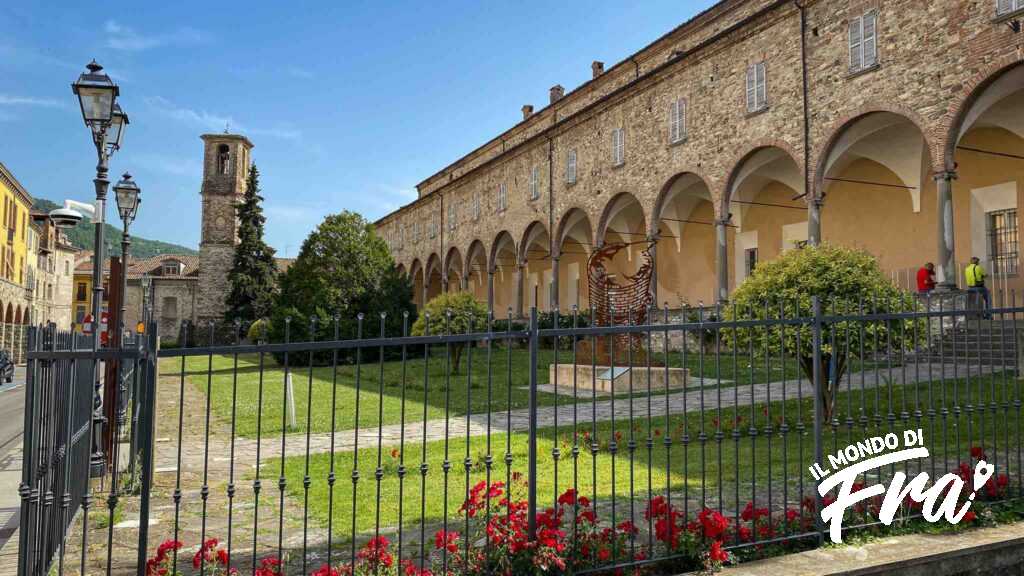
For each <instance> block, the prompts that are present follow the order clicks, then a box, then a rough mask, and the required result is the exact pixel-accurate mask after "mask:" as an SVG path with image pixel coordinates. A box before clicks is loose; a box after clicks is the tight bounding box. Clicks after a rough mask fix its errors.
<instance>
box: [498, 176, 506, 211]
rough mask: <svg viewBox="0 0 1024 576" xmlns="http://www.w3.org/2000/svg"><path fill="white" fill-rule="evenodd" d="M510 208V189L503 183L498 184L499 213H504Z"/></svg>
mask: <svg viewBox="0 0 1024 576" xmlns="http://www.w3.org/2000/svg"><path fill="white" fill-rule="evenodd" d="M506 208H508V187H507V186H505V183H504V182H502V183H501V184H498V212H504V211H505V209H506Z"/></svg>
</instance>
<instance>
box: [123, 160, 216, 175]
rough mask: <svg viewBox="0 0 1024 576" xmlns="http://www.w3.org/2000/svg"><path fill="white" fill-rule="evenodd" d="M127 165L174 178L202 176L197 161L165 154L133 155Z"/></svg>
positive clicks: (201, 165)
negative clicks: (170, 175)
mask: <svg viewBox="0 0 1024 576" xmlns="http://www.w3.org/2000/svg"><path fill="white" fill-rule="evenodd" d="M127 164H132V165H135V166H139V167H142V168H145V169H147V170H152V171H155V172H163V173H165V174H172V175H174V176H193V177H195V178H196V179H199V178H200V177H202V174H203V164H202V162H200V161H199V160H197V159H194V158H180V157H175V156H168V155H165V154H135V155H133V156H132V157H131V159H130V160H129V161H128V162H127Z"/></svg>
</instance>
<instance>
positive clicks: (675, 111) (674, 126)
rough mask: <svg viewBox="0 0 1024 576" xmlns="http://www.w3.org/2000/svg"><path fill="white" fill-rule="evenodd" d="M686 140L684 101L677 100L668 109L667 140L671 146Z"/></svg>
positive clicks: (682, 99)
mask: <svg viewBox="0 0 1024 576" xmlns="http://www.w3.org/2000/svg"><path fill="white" fill-rule="evenodd" d="M685 139H686V100H685V99H684V98H679V99H677V100H675V101H673V102H672V105H671V106H669V109H668V140H669V142H672V143H673V144H674V143H676V142H682V141H683V140H685Z"/></svg>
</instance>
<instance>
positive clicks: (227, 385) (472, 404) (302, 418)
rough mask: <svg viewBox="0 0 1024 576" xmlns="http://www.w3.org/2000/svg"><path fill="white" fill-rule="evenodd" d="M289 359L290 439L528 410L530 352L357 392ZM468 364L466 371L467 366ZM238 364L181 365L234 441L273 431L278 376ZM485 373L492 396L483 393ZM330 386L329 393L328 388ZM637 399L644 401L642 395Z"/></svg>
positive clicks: (325, 370)
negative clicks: (232, 427) (230, 425)
mask: <svg viewBox="0 0 1024 576" xmlns="http://www.w3.org/2000/svg"><path fill="white" fill-rule="evenodd" d="M295 356H296V357H295V358H294V360H293V362H294V363H295V364H296V365H293V366H292V367H291V369H290V372H291V374H292V384H293V387H294V396H295V412H296V422H297V427H296V428H295V429H294V430H290V431H293V432H305V430H306V421H307V418H306V415H307V412H308V414H309V420H310V429H311V431H312V432H314V433H316V432H330V431H331V426H332V422H331V420H332V414H333V416H334V419H335V421H334V423H333V425H334V429H335V430H346V429H351V428H354V427H355V426H356V424H357V423H358V425H359V426H361V427H376V426H378V424H384V425H387V424H396V423H399V422H401V421H402V409H403V406H404V409H405V421H406V422H415V421H421V420H423V419H424V418H426V419H434V418H444V416H445V413H446V406H447V413H448V414H449V415H459V414H466V412H467V409H468V410H469V411H470V413H482V412H486V411H488V409H490V410H491V411H504V410H507V409H516V408H526V407H527V406H528V400H529V394H528V391H527V390H526V387H527V386H528V385H529V352H528V351H527V350H525V349H516V348H514V349H512V351H511V362H510V361H509V360H510V356H509V354H508V350H507V349H506V348H498V347H497V346H495V348H494V350H493V352H492V355H491V361H490V363H488V361H487V351H486V350H484V349H474V350H472V353H470V352H469V351H466V352H464V353H463V357H462V367H461V368H460V371H459V373H457V374H452V375H450V376H446V367H445V361H444V353H443V349H437V350H433V351H432V352H431V357H430V360H429V361H428V362H426V364H427V378H426V383H424V364H425V361H424V359H423V357H422V353H421V354H420V356H419V357H418V358H410V359H409V361H408V362H407V363H406V365H405V366H404V368H403V365H402V363H401V362H400V361H389V362H384V363H383V365H381V364H379V363H374V364H364V365H363V366H362V367H361V368H360V369H359V378H358V385H357V378H356V372H357V371H356V368H355V367H354V366H352V365H340V366H338V369H337V376H336V377H335V372H334V369H333V368H332V367H315V368H313V370H312V380H310V370H309V368H308V366H307V365H305V364H304V363H303V360H304V359H303V358H302V357H301V355H300V354H296V355H295ZM410 356H411V354H410ZM470 356H472V358H470ZM655 357H658V355H655ZM470 361H471V362H472V369H470V368H469V364H470ZM553 361H554V352H553V351H552V350H550V349H542V350H540V354H539V358H538V370H537V381H538V382H539V383H540V384H547V383H548V366H549V365H550V364H551V363H552V362H553ZM558 361H559V362H562V363H564V362H571V361H572V354H571V352H567V351H564V350H563V351H560V352H559V353H558ZM182 362H183V359H182V358H166V359H164V360H162V361H161V368H160V369H161V374H162V375H164V376H169V377H176V376H179V375H180V374H181V373H182V369H183V366H182ZM237 362H238V370H237V375H236V373H235V371H234V370H233V366H234V363H235V358H234V357H231V356H214V357H213V358H212V359H211V358H209V357H206V356H191V357H186V358H184V372H185V375H186V378H187V379H188V380H189V381H190V383H191V384H192V385H193V386H195V387H196V388H197V389H198V390H200V391H201V392H203V393H205V392H206V390H207V387H208V386H209V388H210V391H211V394H212V400H213V401H212V410H213V412H214V415H215V416H216V417H218V418H220V419H222V420H223V421H225V422H230V419H231V406H232V396H233V395H234V397H235V402H236V404H237V405H236V409H237V412H236V418H237V420H236V430H237V433H238V435H239V436H244V437H254V436H256V431H257V420H258V419H259V417H260V416H262V419H261V422H260V423H259V427H260V428H261V430H262V434H264V435H266V434H273V433H280V431H281V428H282V399H283V398H284V370H283V369H282V368H281V367H280V366H278V365H277V364H276V363H275V362H274V359H273V358H272V357H271V356H270V355H264V356H263V357H262V362H263V370H262V371H261V370H260V362H261V358H260V356H259V355H244V356H239V357H238V359H237ZM655 363H656V362H655ZM682 363H683V358H682V355H681V354H672V355H670V356H669V365H670V366H682ZM686 366H687V367H688V368H689V369H690V371H691V374H693V375H694V376H698V375H703V376H704V377H705V378H716V377H718V375H719V374H721V378H722V379H723V384H722V385H723V386H732V385H733V382H739V383H740V384H749V383H750V382H767V381H778V380H781V379H782V378H783V367H784V368H785V376H786V378H795V377H796V374H797V370H798V369H797V366H796V362H795V361H793V360H789V361H787V362H785V363H784V366H783V363H782V362H781V361H779V359H777V358H775V359H772V361H771V362H770V363H766V362H765V360H764V359H759V360H755V362H753V365H751V363H750V362H748V361H747V360H746V359H745V358H744V357H742V356H740V357H738V358H737V360H736V362H735V366H734V362H733V358H732V356H731V355H726V354H723V355H722V356H721V360H720V365H719V364H718V363H716V362H715V361H714V358H713V356H710V355H708V356H705V357H704V358H701V357H700V355H698V354H695V353H688V354H687V357H686ZM489 373H490V375H491V378H490V381H491V387H490V390H488V385H487V383H488V374H489ZM381 375H383V387H382V386H381V381H382V378H381ZM726 380H727V381H728V382H725V381H726ZM335 381H336V382H337V385H336V386H335V385H333V383H334V382H335ZM403 383H404V387H403ZM561 384H562V383H560V385H561ZM566 384H568V383H566ZM488 392H490V397H488ZM636 392H637V393H638V394H642V393H643V392H642V391H639V390H637V391H636ZM403 393H404V394H405V399H404V403H403ZM617 396H622V395H619V394H617ZM310 400H311V401H310ZM569 400H570V398H568V397H565V396H561V397H559V398H558V402H559V403H561V404H564V403H567V402H569ZM555 401H556V397H555V395H554V394H550V393H545V392H539V393H538V403H539V405H540V406H549V405H552V404H554V403H555ZM382 404H383V405H382ZM332 407H333V410H332ZM357 408H358V418H357V417H356V413H357ZM378 416H379V420H378Z"/></svg>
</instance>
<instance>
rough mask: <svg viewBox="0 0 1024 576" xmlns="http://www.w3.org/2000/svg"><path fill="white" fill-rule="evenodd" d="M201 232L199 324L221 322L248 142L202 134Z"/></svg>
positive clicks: (246, 168)
mask: <svg viewBox="0 0 1024 576" xmlns="http://www.w3.org/2000/svg"><path fill="white" fill-rule="evenodd" d="M202 139H203V149H204V150H203V186H202V190H201V191H200V194H201V195H202V197H203V228H202V239H201V240H200V242H199V288H198V289H199V293H198V295H197V300H198V302H197V308H198V314H197V316H198V318H199V320H200V321H209V320H221V319H223V317H224V312H225V302H224V300H225V298H226V296H227V294H228V292H229V289H228V286H227V282H228V272H229V271H230V270H231V265H232V263H233V261H234V257H235V246H236V245H237V244H238V218H237V216H236V213H235V206H236V205H237V204H238V203H239V202H241V201H242V197H243V196H244V195H245V180H246V178H247V177H248V175H249V166H250V159H249V153H250V150H252V142H250V141H249V139H248V138H246V137H245V136H241V135H238V134H227V133H225V134H203V135H202Z"/></svg>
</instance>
